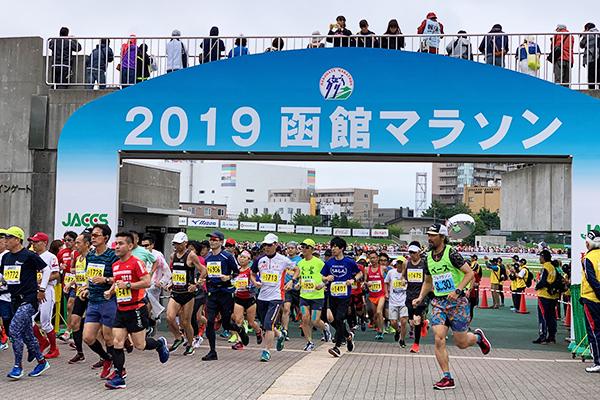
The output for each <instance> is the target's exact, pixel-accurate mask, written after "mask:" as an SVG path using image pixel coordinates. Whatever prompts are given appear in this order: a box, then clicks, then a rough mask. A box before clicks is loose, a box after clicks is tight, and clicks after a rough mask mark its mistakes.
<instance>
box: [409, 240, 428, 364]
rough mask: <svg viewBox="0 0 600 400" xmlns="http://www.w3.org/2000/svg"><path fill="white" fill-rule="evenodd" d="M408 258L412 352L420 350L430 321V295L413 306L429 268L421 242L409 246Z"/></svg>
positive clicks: (414, 242)
mask: <svg viewBox="0 0 600 400" xmlns="http://www.w3.org/2000/svg"><path fill="white" fill-rule="evenodd" d="M408 255H409V256H410V259H408V260H407V261H406V262H405V263H404V268H403V270H404V274H405V276H406V280H407V281H408V283H407V285H406V307H407V308H408V320H409V323H410V326H411V327H412V328H413V329H414V340H415V341H414V343H413V345H412V347H411V348H410V352H411V353H418V352H419V343H420V342H421V338H422V337H425V336H427V327H428V326H429V321H428V320H426V319H425V317H426V316H427V308H428V307H429V296H425V297H424V298H423V301H422V302H421V304H420V305H419V306H417V307H413V300H414V299H416V298H418V297H419V294H421V288H422V287H423V278H424V274H425V272H424V271H425V269H427V264H426V259H425V258H422V257H421V244H420V243H419V242H417V241H413V242H411V243H410V244H409V246H408Z"/></svg>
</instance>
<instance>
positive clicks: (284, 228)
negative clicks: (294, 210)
mask: <svg viewBox="0 0 600 400" xmlns="http://www.w3.org/2000/svg"><path fill="white" fill-rule="evenodd" d="M277 232H282V233H294V225H284V224H279V225H277Z"/></svg>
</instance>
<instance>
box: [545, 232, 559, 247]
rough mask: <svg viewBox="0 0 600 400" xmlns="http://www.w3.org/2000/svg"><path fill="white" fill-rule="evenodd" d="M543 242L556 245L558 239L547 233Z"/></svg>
mask: <svg viewBox="0 0 600 400" xmlns="http://www.w3.org/2000/svg"><path fill="white" fill-rule="evenodd" d="M544 242H546V243H548V244H556V243H558V238H557V237H556V236H554V234H553V233H552V232H548V233H546V236H544Z"/></svg>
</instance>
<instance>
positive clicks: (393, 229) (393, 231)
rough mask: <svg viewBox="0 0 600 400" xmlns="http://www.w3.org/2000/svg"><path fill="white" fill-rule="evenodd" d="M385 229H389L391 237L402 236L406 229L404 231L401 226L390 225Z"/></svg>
mask: <svg viewBox="0 0 600 400" xmlns="http://www.w3.org/2000/svg"><path fill="white" fill-rule="evenodd" d="M385 228H386V229H389V231H390V235H394V236H400V235H402V234H403V233H404V229H402V227H400V226H396V225H390V226H386V227H385ZM375 229H377V228H375Z"/></svg>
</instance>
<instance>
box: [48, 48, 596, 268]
mask: <svg viewBox="0 0 600 400" xmlns="http://www.w3.org/2000/svg"><path fill="white" fill-rule="evenodd" d="M599 112H600V101H598V100H595V99H593V98H591V97H588V96H586V95H583V94H580V93H578V92H575V91H572V90H569V89H566V88H564V87H561V86H559V85H555V84H552V83H548V82H545V81H542V80H540V79H537V78H534V77H531V76H527V75H524V74H520V73H517V72H513V71H508V70H505V69H502V68H497V67H494V66H489V65H484V64H480V63H475V62H471V61H468V60H461V59H454V58H450V57H444V56H439V55H432V54H423V53H414V52H404V51H395V50H382V49H349V48H326V49H306V50H293V51H284V52H273V53H265V54H259V55H251V56H243V57H235V58H233V59H228V60H221V61H217V62H212V63H208V64H203V65H200V66H196V67H193V68H189V69H184V70H181V71H177V72H173V73H170V74H167V75H163V76H160V77H158V78H155V79H150V80H148V81H146V82H143V83H140V84H137V85H135V86H132V87H129V88H126V89H124V90H121V91H119V92H115V93H113V94H110V95H107V96H105V97H102V98H100V99H98V100H95V101H93V102H91V103H89V104H87V105H85V106H84V107H81V108H80V109H79V110H78V111H77V112H76V113H74V114H73V116H71V118H70V119H69V120H68V121H67V123H66V124H65V126H64V128H63V131H62V133H61V137H60V141H59V148H58V174H57V203H56V224H55V233H56V234H61V233H62V232H63V231H64V230H65V229H66V228H67V227H69V226H70V225H71V226H72V219H73V216H74V215H75V214H77V215H78V217H79V219H81V220H82V221H81V224H83V225H85V224H86V223H87V224H90V223H94V222H100V221H103V220H106V221H109V223H110V224H111V225H112V226H116V222H117V218H118V204H117V202H118V161H119V155H118V152H119V150H126V151H135V150H139V151H197V152H227V153H231V152H272V153H286V152H294V153H306V154H310V153H347V154H363V155H364V154H400V155H401V154H413V155H414V154H455V155H467V156H468V155H478V156H482V155H483V156H485V155H522V156H529V155H531V156H536V155H562V156H573V157H574V159H573V160H574V161H573V174H574V176H573V209H574V211H573V235H574V237H576V236H577V237H578V236H579V235H578V233H581V232H583V231H584V230H585V229H586V227H587V225H589V224H592V225H596V224H597V223H600V215H598V214H599V213H598V212H596V211H594V210H593V207H592V203H593V202H594V201H593V200H590V197H589V195H590V194H595V193H596V191H595V190H592V187H593V185H592V186H591V184H592V182H594V180H595V179H596V174H595V173H594V170H593V167H592V165H594V164H593V162H594V161H595V160H596V159H597V157H598V154H597V153H598V151H597V150H596V147H597V146H595V138H596V137H598V135H597V133H598V122H599V121H598V119H599V118H598V115H600V114H599ZM90 173H93V177H92V178H91V175H90ZM73 183H76V184H77V185H78V187H79V188H81V190H79V189H78V190H76V191H73V190H72V189H73V185H72V184H73ZM580 194H581V196H580ZM554 195H556V194H554ZM567 212H568V211H567ZM83 216H85V217H83ZM580 246H581V244H580ZM574 250H579V251H582V249H581V247H577V244H576V243H574ZM574 254H577V253H574ZM574 271H575V268H574Z"/></svg>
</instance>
